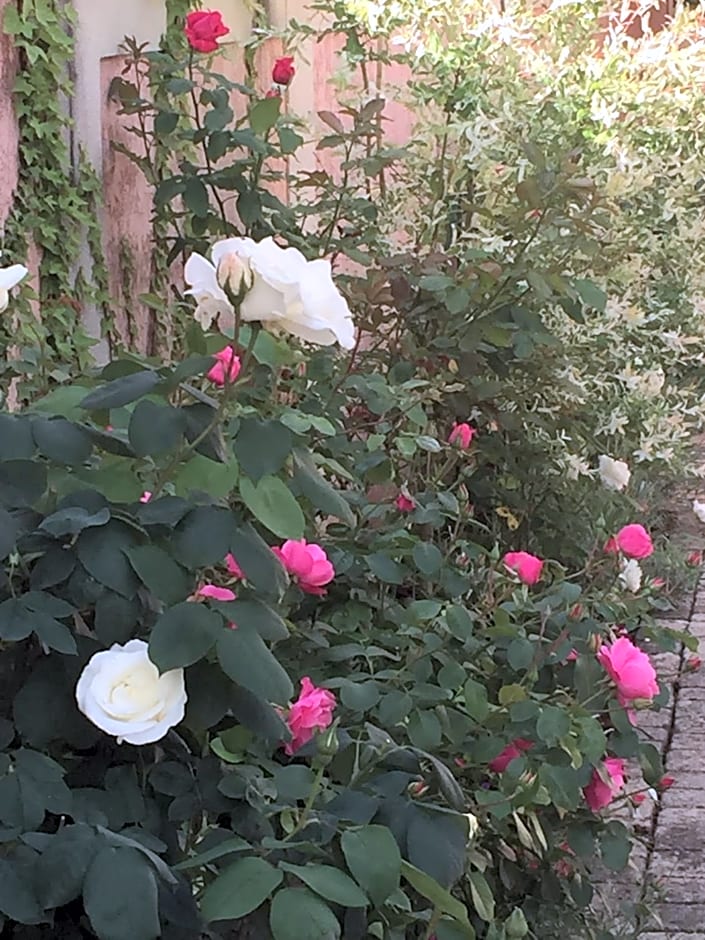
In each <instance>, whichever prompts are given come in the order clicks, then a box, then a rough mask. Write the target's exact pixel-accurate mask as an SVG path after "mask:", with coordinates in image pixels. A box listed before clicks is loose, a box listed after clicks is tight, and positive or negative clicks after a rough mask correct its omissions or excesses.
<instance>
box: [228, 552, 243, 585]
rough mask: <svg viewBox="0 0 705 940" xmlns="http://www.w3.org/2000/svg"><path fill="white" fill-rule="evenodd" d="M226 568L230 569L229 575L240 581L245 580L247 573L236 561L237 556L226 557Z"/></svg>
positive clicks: (229, 555)
mask: <svg viewBox="0 0 705 940" xmlns="http://www.w3.org/2000/svg"><path fill="white" fill-rule="evenodd" d="M225 567H226V568H227V569H228V573H229V574H231V575H232V576H233V578H237V579H238V580H239V581H244V580H245V572H244V571H243V570H242V568H241V567H240V565H238V563H237V561H236V560H235V556H234V555H232V554H228V555H226V556H225Z"/></svg>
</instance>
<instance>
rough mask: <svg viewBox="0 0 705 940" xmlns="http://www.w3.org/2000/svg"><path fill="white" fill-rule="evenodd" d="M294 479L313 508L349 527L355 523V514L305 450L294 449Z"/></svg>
mask: <svg viewBox="0 0 705 940" xmlns="http://www.w3.org/2000/svg"><path fill="white" fill-rule="evenodd" d="M294 480H295V481H296V483H297V484H298V486H299V488H300V489H301V492H302V493H303V494H304V496H305V497H306V499H308V500H309V502H310V503H311V505H312V506H313V507H314V508H315V509H319V510H320V511H321V512H324V513H327V514H328V515H331V516H335V517H336V518H337V519H340V520H341V522H345V523H346V524H347V525H349V526H351V527H352V526H354V525H355V515H354V513H353V511H352V509H351V508H350V506H349V505H348V503H347V501H346V500H345V498H344V497H343V496H342V495H341V494H340V493H339V492H338V491H337V490H336V489H334V488H333V487H332V486H331V485H330V483H329V482H328V481H327V480H326V479H325V477H323V476H321V474H320V473H319V472H318V470H317V469H316V465H315V463H314V462H313V460H312V458H311V455H310V454H309V453H308V452H307V451H302V450H295V451H294Z"/></svg>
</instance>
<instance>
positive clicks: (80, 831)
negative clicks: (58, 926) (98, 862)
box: [34, 823, 99, 907]
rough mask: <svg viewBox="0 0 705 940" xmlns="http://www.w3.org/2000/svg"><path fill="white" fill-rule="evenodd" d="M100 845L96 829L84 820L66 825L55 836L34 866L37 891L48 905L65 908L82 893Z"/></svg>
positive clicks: (45, 905)
mask: <svg viewBox="0 0 705 940" xmlns="http://www.w3.org/2000/svg"><path fill="white" fill-rule="evenodd" d="M98 845H99V840H98V838H97V837H96V834H95V832H94V831H93V829H91V828H90V827H89V826H86V825H83V824H80V823H79V824H78V825H73V826H65V827H64V828H63V829H60V830H59V831H58V832H57V833H56V835H55V836H53V837H52V840H51V842H50V843H49V845H48V846H47V848H46V849H45V850H44V851H43V852H42V854H41V856H40V857H39V858H38V859H37V863H36V865H35V868H34V880H35V884H36V886H37V894H38V895H39V899H40V901H41V903H42V905H43V906H44V907H62V906H63V905H64V904H68V903H69V901H73V899H74V898H77V897H78V896H79V895H80V894H81V887H82V885H83V879H84V877H85V875H86V872H87V870H88V866H89V865H90V864H91V862H92V861H93V858H94V856H95V854H96V852H97V850H98Z"/></svg>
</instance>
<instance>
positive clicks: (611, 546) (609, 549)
mask: <svg viewBox="0 0 705 940" xmlns="http://www.w3.org/2000/svg"><path fill="white" fill-rule="evenodd" d="M603 551H604V553H605V554H606V555H617V554H619V545H617V539H616V538H615V537H614V536H612V538H611V539H607V541H606V542H605V547H604V549H603Z"/></svg>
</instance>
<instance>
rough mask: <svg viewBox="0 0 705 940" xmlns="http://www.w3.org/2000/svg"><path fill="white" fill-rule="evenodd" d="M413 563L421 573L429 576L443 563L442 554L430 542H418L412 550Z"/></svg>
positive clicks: (438, 569)
mask: <svg viewBox="0 0 705 940" xmlns="http://www.w3.org/2000/svg"><path fill="white" fill-rule="evenodd" d="M412 555H413V558H414V563H415V565H416V567H417V568H418V569H419V571H420V572H421V573H422V574H425V575H426V576H427V577H431V576H432V575H434V574H437V573H438V572H439V571H440V569H441V565H442V564H443V555H442V554H441V551H440V549H439V548H438V546H436V545H434V544H433V543H432V542H419V544H418V545H414V550H413V552H412Z"/></svg>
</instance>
